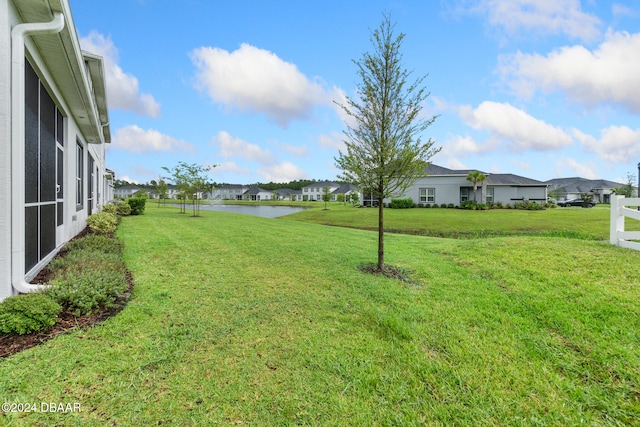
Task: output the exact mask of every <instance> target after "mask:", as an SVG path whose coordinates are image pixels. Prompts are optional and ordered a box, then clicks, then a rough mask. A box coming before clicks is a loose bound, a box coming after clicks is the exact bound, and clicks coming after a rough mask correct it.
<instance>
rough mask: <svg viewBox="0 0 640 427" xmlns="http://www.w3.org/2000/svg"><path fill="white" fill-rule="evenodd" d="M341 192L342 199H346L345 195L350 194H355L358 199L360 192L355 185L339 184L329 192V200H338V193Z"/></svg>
mask: <svg viewBox="0 0 640 427" xmlns="http://www.w3.org/2000/svg"><path fill="white" fill-rule="evenodd" d="M340 194H342V196H343V197H344V199H343V200H346V198H347V197H349V196H351V195H352V194H357V195H358V200H360V198H359V197H360V192H359V190H358V187H356V186H355V185H353V184H349V183H347V184H340V187H338V188H336V189H335V190H334V191H333V192H332V193H331V201H333V202H335V201H337V200H338V197H339V195H340Z"/></svg>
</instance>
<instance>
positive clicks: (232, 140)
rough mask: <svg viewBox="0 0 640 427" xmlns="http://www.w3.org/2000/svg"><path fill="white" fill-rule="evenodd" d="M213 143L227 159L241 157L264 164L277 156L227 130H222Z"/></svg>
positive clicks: (272, 160)
mask: <svg viewBox="0 0 640 427" xmlns="http://www.w3.org/2000/svg"><path fill="white" fill-rule="evenodd" d="M213 145H214V146H215V147H218V149H219V150H220V151H219V154H220V155H221V156H222V157H224V158H225V159H228V158H230V157H239V158H242V159H245V160H251V161H254V162H258V163H262V164H271V163H274V162H275V158H274V157H273V155H272V154H271V153H270V152H269V151H268V150H264V149H262V148H261V147H260V146H259V145H256V144H250V143H248V142H247V141H245V140H243V139H241V138H237V137H233V136H231V135H230V134H229V133H228V132H225V131H220V132H218V134H217V135H216V136H214V137H213Z"/></svg>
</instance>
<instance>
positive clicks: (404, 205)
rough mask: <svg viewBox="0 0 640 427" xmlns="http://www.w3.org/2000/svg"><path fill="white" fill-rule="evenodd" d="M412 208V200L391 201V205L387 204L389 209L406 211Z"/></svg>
mask: <svg viewBox="0 0 640 427" xmlns="http://www.w3.org/2000/svg"><path fill="white" fill-rule="evenodd" d="M413 206H414V204H413V199H411V198H406V199H391V203H389V207H390V208H393V209H408V208H412V207H413Z"/></svg>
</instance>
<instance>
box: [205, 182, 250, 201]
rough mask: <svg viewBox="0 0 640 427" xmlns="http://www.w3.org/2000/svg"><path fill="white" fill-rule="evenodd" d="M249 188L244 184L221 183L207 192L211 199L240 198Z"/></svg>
mask: <svg viewBox="0 0 640 427" xmlns="http://www.w3.org/2000/svg"><path fill="white" fill-rule="evenodd" d="M248 189H249V187H247V186H246V185H240V184H223V185H220V186H218V187H215V188H214V189H213V190H211V191H210V192H209V196H208V198H209V199H211V200H242V198H243V194H244V193H245V192H246V191H247V190H248Z"/></svg>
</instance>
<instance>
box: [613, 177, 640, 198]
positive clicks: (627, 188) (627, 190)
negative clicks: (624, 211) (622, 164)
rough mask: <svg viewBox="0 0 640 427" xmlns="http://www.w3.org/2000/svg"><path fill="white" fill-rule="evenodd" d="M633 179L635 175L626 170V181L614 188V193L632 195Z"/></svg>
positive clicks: (625, 195)
mask: <svg viewBox="0 0 640 427" xmlns="http://www.w3.org/2000/svg"><path fill="white" fill-rule="evenodd" d="M635 180H636V176H635V175H633V174H632V173H631V172H627V182H626V183H625V184H624V185H623V186H622V187H618V188H614V193H615V194H618V195H620V196H624V197H633V193H634V188H633V184H634V182H635Z"/></svg>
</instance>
